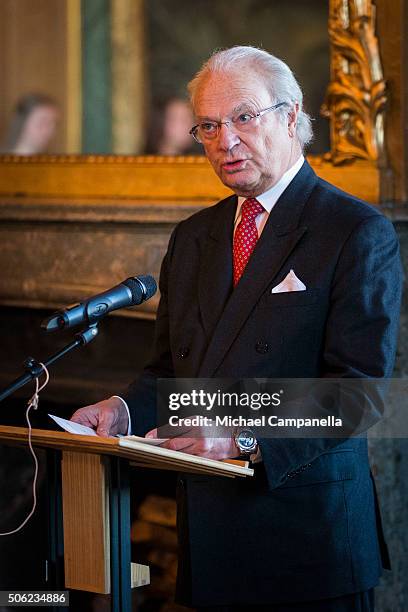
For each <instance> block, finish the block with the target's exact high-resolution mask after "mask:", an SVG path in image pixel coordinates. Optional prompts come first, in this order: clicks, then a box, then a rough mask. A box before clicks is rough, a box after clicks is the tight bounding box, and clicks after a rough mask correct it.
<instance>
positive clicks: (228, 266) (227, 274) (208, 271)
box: [198, 196, 237, 338]
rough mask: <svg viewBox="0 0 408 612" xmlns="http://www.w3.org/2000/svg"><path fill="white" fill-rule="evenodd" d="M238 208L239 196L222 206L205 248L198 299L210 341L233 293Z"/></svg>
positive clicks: (223, 203)
mask: <svg viewBox="0 0 408 612" xmlns="http://www.w3.org/2000/svg"><path fill="white" fill-rule="evenodd" d="M236 206H237V197H236V196H231V197H229V198H227V199H226V200H224V201H223V202H222V203H221V205H220V206H219V207H218V209H217V210H216V211H215V218H214V222H213V224H212V226H211V228H210V231H209V234H208V236H207V239H206V242H205V243H204V245H203V254H202V256H201V262H200V273H199V289H198V296H199V304H200V311H201V316H202V319H203V324H204V328H205V330H206V333H207V336H208V338H211V336H212V334H213V332H214V329H215V327H216V325H217V322H218V320H219V319H220V317H221V315H222V312H223V310H224V307H225V304H226V302H227V300H228V298H229V296H230V294H231V291H232V235H233V227H234V218H235V211H236Z"/></svg>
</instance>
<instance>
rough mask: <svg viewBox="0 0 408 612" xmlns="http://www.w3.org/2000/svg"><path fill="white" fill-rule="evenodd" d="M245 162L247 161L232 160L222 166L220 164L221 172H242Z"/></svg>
mask: <svg viewBox="0 0 408 612" xmlns="http://www.w3.org/2000/svg"><path fill="white" fill-rule="evenodd" d="M247 161H248V160H247V159H234V160H232V161H228V162H224V163H223V164H221V168H222V169H223V170H226V171H227V172H228V171H229V172H232V171H234V170H235V171H236V170H242V169H243V168H245V166H246V163H247Z"/></svg>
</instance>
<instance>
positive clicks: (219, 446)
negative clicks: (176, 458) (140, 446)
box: [146, 428, 239, 460]
mask: <svg viewBox="0 0 408 612" xmlns="http://www.w3.org/2000/svg"><path fill="white" fill-rule="evenodd" d="M198 429H199V428H194V437H193V438H191V437H190V438H189V437H188V435H189V432H190V436H191V434H192V433H193V431H192V430H191V429H190V430H189V432H188V431H186V432H183V433H182V434H180V435H179V436H176V437H174V438H170V439H169V440H167V441H166V442H163V444H161V445H160V446H161V447H162V448H169V449H171V450H177V451H182V452H183V453H189V454H190V455H199V456H200V457H207V459H217V460H220V459H232V458H233V457H237V456H238V454H239V453H238V450H237V447H236V446H235V442H234V440H233V438H232V436H231V437H228V438H210V437H204V436H203V437H199V434H198V432H197V430H198ZM161 437H163V436H162V435H160V430H159V431H158V430H157V429H152V430H151V431H149V432H148V433H147V434H146V438H161Z"/></svg>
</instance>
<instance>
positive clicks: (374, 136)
mask: <svg viewBox="0 0 408 612" xmlns="http://www.w3.org/2000/svg"><path fill="white" fill-rule="evenodd" d="M329 35H330V43H331V82H330V84H329V87H328V89H327V93H326V100H325V103H324V105H323V107H322V112H323V114H324V115H326V116H328V117H329V118H330V133H331V150H330V152H329V153H327V154H326V155H325V158H326V159H327V160H330V161H331V162H332V163H333V164H340V163H342V162H344V161H350V160H354V159H356V158H359V159H365V160H372V161H374V162H379V161H380V159H381V158H382V156H383V153H384V151H383V147H384V113H385V104H386V101H387V96H386V84H385V81H384V78H383V71H382V66H381V60H380V53H379V45H378V39H377V36H376V34H375V6H374V3H373V2H372V1H371V0H331V1H330V13H329Z"/></svg>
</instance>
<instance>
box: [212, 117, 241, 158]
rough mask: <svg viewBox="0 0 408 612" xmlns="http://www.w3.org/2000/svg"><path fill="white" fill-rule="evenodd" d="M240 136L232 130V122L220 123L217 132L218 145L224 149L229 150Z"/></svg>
mask: <svg viewBox="0 0 408 612" xmlns="http://www.w3.org/2000/svg"><path fill="white" fill-rule="evenodd" d="M240 142H241V141H240V138H239V136H238V134H236V132H235V131H234V126H233V124H232V123H228V124H225V123H221V125H220V131H219V134H218V146H219V147H220V149H222V150H224V151H230V150H231V149H232V148H233V147H235V145H237V144H239V143H240Z"/></svg>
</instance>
